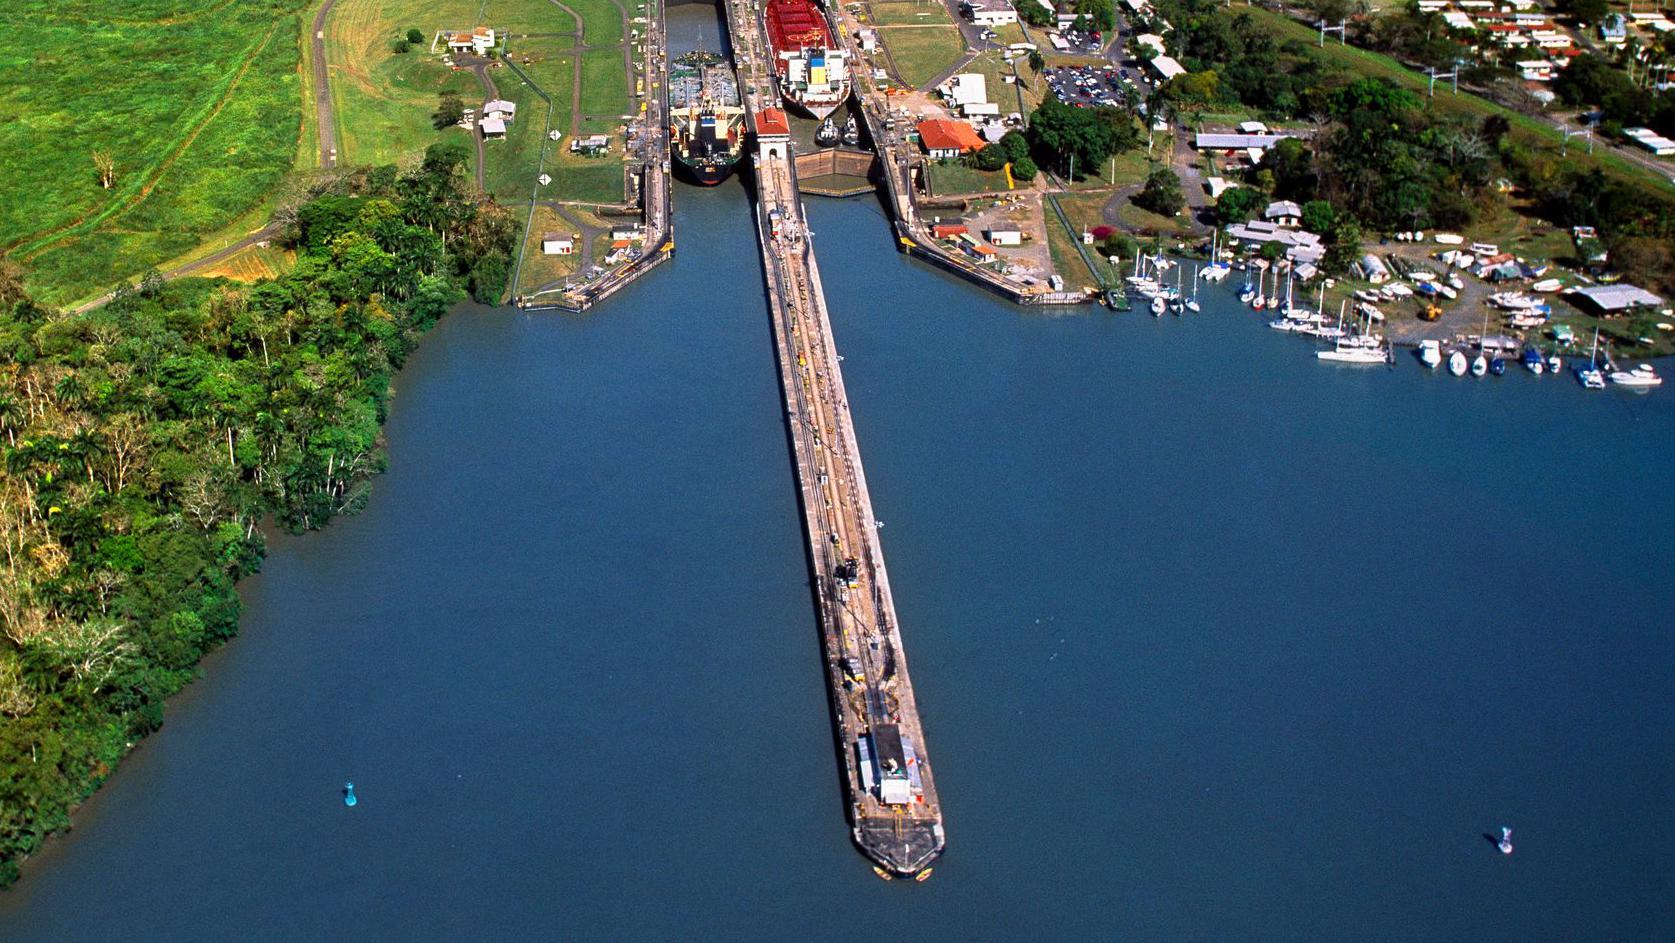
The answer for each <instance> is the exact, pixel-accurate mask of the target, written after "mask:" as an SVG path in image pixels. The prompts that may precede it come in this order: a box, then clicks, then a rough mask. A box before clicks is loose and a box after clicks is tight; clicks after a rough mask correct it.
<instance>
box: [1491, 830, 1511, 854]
mask: <svg viewBox="0 0 1675 943" xmlns="http://www.w3.org/2000/svg"><path fill="white" fill-rule="evenodd" d="M1495 847H1496V848H1499V849H1500V850H1501V854H1503V855H1510V854H1512V829H1510V828H1507V827H1506V826H1504V825H1502V826H1501V840H1500V841H1498V842H1496V843H1495Z"/></svg>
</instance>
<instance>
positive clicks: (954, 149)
mask: <svg viewBox="0 0 1675 943" xmlns="http://www.w3.org/2000/svg"><path fill="white" fill-rule="evenodd" d="M919 143H920V144H921V145H922V146H923V147H924V148H925V153H927V154H929V155H931V156H932V157H934V158H937V159H938V160H941V159H944V158H951V157H959V156H960V155H961V154H969V153H971V152H972V151H980V150H982V149H983V147H984V146H985V145H986V144H987V143H988V142H986V141H984V140H983V137H982V135H979V134H978V133H977V131H976V129H974V128H972V126H971V125H969V124H966V123H965V122H964V121H944V120H942V119H938V118H931V119H927V120H925V121H921V122H919Z"/></svg>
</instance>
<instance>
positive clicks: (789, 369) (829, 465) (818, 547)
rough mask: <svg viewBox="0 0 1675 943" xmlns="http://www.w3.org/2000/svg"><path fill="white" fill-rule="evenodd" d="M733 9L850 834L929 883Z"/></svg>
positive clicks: (766, 83)
mask: <svg viewBox="0 0 1675 943" xmlns="http://www.w3.org/2000/svg"><path fill="white" fill-rule="evenodd" d="M724 2H725V10H726V14H727V16H726V20H727V25H728V29H729V31H730V32H731V34H732V45H733V53H734V57H735V62H736V65H737V67H738V71H739V77H740V85H741V86H742V91H743V94H744V103H745V109H746V120H747V124H748V127H749V128H750V130H751V132H752V133H753V135H754V140H755V152H754V154H753V155H752V156H753V158H754V164H755V178H756V180H755V183H756V211H757V222H758V231H757V236H758V238H759V240H760V243H761V247H762V260H763V267H764V273H765V279H766V283H767V292H768V301H769V306H770V310H771V312H772V322H773V333H774V344H775V348H776V350H777V352H778V356H779V374H780V381H781V383H782V386H783V391H784V397H785V409H786V424H787V429H788V431H789V437H790V441H791V447H792V451H793V455H794V458H795V464H796V471H797V482H798V486H799V490H800V498H801V504H802V508H803V525H804V533H805V535H806V538H807V543H808V550H809V564H810V566H811V568H812V569H813V575H814V587H815V600H816V604H817V609H818V612H819V623H820V635H821V641H822V650H823V652H822V653H823V655H824V658H825V665H826V672H827V685H828V689H829V692H830V697H831V709H832V714H833V721H834V725H835V729H836V736H837V739H838V743H839V752H840V754H841V757H842V759H841V763H842V764H843V774H844V785H845V792H846V794H847V795H846V799H847V804H848V808H849V818H850V824H851V826H852V828H853V834H854V839H855V843H856V844H857V845H858V846H859V847H860V848H861V850H862V851H863V852H864V853H865V854H866V855H867V856H868V857H870V858H871V859H873V861H875V862H876V863H877V865H878V867H879V868H880V870H881V873H885V874H886V875H887V876H903V877H905V876H909V875H915V874H920V873H921V872H923V871H924V870H925V869H926V868H927V867H928V866H929V864H930V863H931V861H933V860H934V859H935V858H936V856H937V855H938V854H940V853H941V852H942V850H943V847H944V845H945V835H944V831H943V824H942V808H941V805H940V803H939V802H938V799H937V793H936V785H935V782H934V780H933V778H932V775H931V764H930V760H929V751H928V749H927V746H926V742H925V733H924V729H923V726H922V724H921V722H920V716H919V707H918V703H917V702H916V700H915V699H914V695H913V685H912V682H911V681H910V679H909V677H908V672H907V658H906V655H905V653H904V651H903V648H902V640H901V631H900V624H899V623H898V621H897V619H896V612H895V603H894V601H893V600H892V598H891V595H890V580H889V576H888V574H887V573H886V571H885V568H884V553H883V549H882V546H881V544H880V542H879V535H878V524H877V520H876V518H875V517H874V515H873V509H872V500H871V497H870V496H869V495H868V493H867V483H866V475H865V473H864V471H863V469H862V467H861V450H860V446H859V444H858V443H857V441H856V438H855V432H854V428H853V426H852V425H851V423H850V419H849V398H848V395H847V394H846V393H845V391H844V387H843V374H842V371H841V370H840V367H839V357H838V355H837V346H836V343H835V342H834V340H833V336H832V327H831V322H830V319H829V318H828V316H827V311H826V300H825V295H824V292H823V291H822V288H821V284H820V270H819V267H818V265H817V264H816V262H815V255H814V247H813V243H812V234H811V233H810V232H809V230H808V225H807V222H806V220H805V218H804V215H803V206H802V202H801V198H800V196H799V194H798V190H797V172H796V164H795V162H794V155H793V154H792V145H791V141H790V134H789V123H788V121H787V119H786V117H785V114H784V112H783V111H781V110H780V103H779V96H778V95H777V93H776V91H775V86H774V75H773V68H772V65H773V63H772V59H771V56H772V53H771V52H770V51H769V47H768V42H767V30H766V26H765V24H764V23H763V22H762V20H761V14H760V10H759V8H758V7H757V6H756V5H755V4H754V3H752V2H751V0H724Z"/></svg>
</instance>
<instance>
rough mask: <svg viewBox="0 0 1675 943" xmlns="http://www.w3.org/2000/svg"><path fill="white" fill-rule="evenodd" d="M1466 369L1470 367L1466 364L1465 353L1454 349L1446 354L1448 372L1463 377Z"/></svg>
mask: <svg viewBox="0 0 1675 943" xmlns="http://www.w3.org/2000/svg"><path fill="white" fill-rule="evenodd" d="M1468 369H1470V367H1469V366H1468V365H1467V364H1466V355H1465V354H1463V353H1461V352H1460V351H1457V350H1456V351H1454V352H1453V353H1451V354H1449V355H1448V372H1449V373H1452V374H1454V375H1455V376H1457V377H1463V376H1465V375H1466V371H1467V370H1468Z"/></svg>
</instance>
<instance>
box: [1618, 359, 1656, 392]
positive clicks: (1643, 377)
mask: <svg viewBox="0 0 1675 943" xmlns="http://www.w3.org/2000/svg"><path fill="white" fill-rule="evenodd" d="M1611 382H1612V383H1615V384H1617V385H1618V386H1627V387H1631V388H1634V389H1651V388H1652V387H1655V386H1662V385H1663V377H1660V376H1658V374H1657V371H1656V370H1653V369H1652V365H1651V364H1649V363H1643V364H1640V365H1639V366H1637V367H1635V368H1634V369H1632V370H1613V371H1611Z"/></svg>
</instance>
